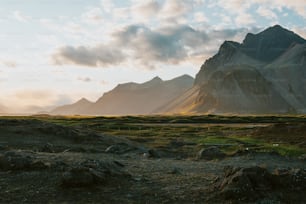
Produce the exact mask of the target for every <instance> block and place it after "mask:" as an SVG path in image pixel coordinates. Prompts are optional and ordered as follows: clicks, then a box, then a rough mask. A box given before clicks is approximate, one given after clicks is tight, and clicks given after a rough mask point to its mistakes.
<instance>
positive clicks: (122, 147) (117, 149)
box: [105, 143, 136, 154]
mask: <svg viewBox="0 0 306 204" xmlns="http://www.w3.org/2000/svg"><path fill="white" fill-rule="evenodd" d="M135 149H136V148H135V147H133V146H131V145H129V144H126V143H118V144H115V145H111V146H109V147H107V148H106V150H105V152H106V153H114V154H124V153H126V152H129V151H132V150H135Z"/></svg>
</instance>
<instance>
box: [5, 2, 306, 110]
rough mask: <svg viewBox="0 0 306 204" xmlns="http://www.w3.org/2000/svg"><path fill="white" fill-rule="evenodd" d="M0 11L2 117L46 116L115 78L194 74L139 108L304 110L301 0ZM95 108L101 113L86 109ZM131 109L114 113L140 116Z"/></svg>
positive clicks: (32, 6)
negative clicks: (185, 85) (183, 85)
mask: <svg viewBox="0 0 306 204" xmlns="http://www.w3.org/2000/svg"><path fill="white" fill-rule="evenodd" d="M0 10H1V12H0V25H1V26H2V29H1V30H2V31H1V34H0V43H1V49H0V52H1V53H0V87H1V94H0V113H1V114H2V113H6V114H11V113H14V114H17V113H18V114H19V113H21V114H26V113H37V112H44V113H50V112H52V111H54V110H55V109H56V108H57V107H59V106H62V105H69V104H73V103H76V102H78V101H79V100H80V99H82V98H86V101H85V100H82V101H81V102H80V101H79V103H77V104H80V103H81V105H83V106H88V107H89V106H91V105H92V104H91V103H96V102H98V101H101V100H102V98H103V97H102V96H104V101H105V97H106V95H109V94H106V93H109V92H110V91H111V90H113V89H116V87H117V85H118V84H126V83H130V82H134V83H137V84H144V83H145V82H147V81H149V80H151V79H153V78H154V77H155V76H159V77H160V78H161V79H163V81H169V80H172V79H174V78H176V77H179V76H182V75H184V74H187V75H190V76H192V77H195V86H191V88H189V89H188V90H187V91H189V92H186V91H185V90H184V91H182V92H176V91H173V90H174V89H173V90H172V91H173V92H171V91H169V94H164V93H163V94H161V95H160V96H163V97H162V99H160V100H158V102H159V103H157V102H156V103H155V102H154V100H153V99H152V100H150V101H151V103H153V104H154V105H149V103H143V104H146V105H148V107H149V106H150V108H148V109H146V111H144V109H145V108H143V110H142V111H140V112H141V113H146V114H147V113H149V112H156V111H157V112H166V110H167V111H170V112H173V111H174V110H175V111H174V112H177V111H180V112H185V111H186V112H228V111H230V112H231V111H234V112H235V111H237V109H236V108H234V105H235V106H237V108H238V107H242V108H243V109H244V110H246V109H248V110H254V111H255V112H257V111H258V112H261V111H263V112H265V110H268V109H269V110H270V106H268V105H265V106H261V105H260V107H258V105H254V104H253V103H255V102H258V103H256V104H263V102H264V101H265V102H267V103H266V104H277V105H276V106H275V107H274V108H275V111H276V112H279V111H281V112H301V111H304V104H305V101H304V100H305V97H304V95H303V92H304V91H305V90H304V88H303V87H305V86H304V84H303V83H304V82H301V81H303V80H300V77H301V76H304V75H303V74H304V73H305V72H304V71H303V68H302V67H303V65H304V64H303V63H304V62H303V60H302V59H304V58H303V56H304V51H303V50H304V48H303V46H302V45H301V44H303V40H304V39H305V37H306V29H305V18H306V2H305V1H304V0H291V1H288V0H283V1H273V2H271V1H268V0H251V1H241V0H226V1H225V0H216V1H212V0H187V1H176V0H148V1H135V0H133V1H132V0H130V1H117V0H116V1H110V0H91V1H80V0H76V1H75V0H67V1H60V0H55V1H47V0H43V1H35V0H28V1H26V2H24V1H19V0H2V1H1V3H0ZM274 25H280V26H276V27H275V26H274ZM267 28H270V31H271V32H263V31H266V29H267ZM282 30H285V31H284V32H281V31H282ZM290 31H292V32H294V34H292V33H291V32H290ZM248 33H249V34H248ZM297 36H298V37H297ZM224 41H226V43H224ZM292 42H294V43H295V44H296V46H295V45H294V44H292ZM216 53H217V55H215V54H216ZM223 53H225V55H231V54H232V55H231V56H228V57H229V58H226V59H225V58H224V56H223V57H222V56H221V55H222V54H223ZM213 56H214V57H213ZM216 56H217V57H216ZM211 57H213V58H212V59H210V60H208V59H209V58H211ZM223 58H224V59H223ZM220 60H221V61H220ZM222 60H223V61H222ZM205 61H206V62H207V63H204V65H203V66H202V64H203V62H205ZM217 61H218V62H217ZM215 62H216V63H217V64H216V65H215V64H213V63H215ZM218 63H219V64H218ZM220 63H221V64H220ZM222 63H223V64H222ZM224 63H225V64H224ZM294 63H296V64H298V63H301V66H298V65H296V66H295V65H294V66H293V67H294V68H292V66H291V65H292V64H294ZM229 65H232V67H231V68H229V69H228V67H230V66H229ZM238 65H239V66H238ZM201 66H202V67H201ZM225 67H227V68H225ZM254 67H255V68H254ZM238 68H239V70H243V73H242V72H241V71H238ZM230 69H231V70H232V71H229V70H230ZM216 70H219V71H220V72H222V73H220V72H216ZM196 75H197V76H196ZM227 75H229V76H227ZM287 76H289V77H287ZM248 77H251V78H250V80H248V82H246V78H248ZM253 77H255V78H256V79H258V80H257V81H256V82H254V81H253V82H252V80H253ZM287 78H289V81H286V80H285V79H287ZM222 80H223V83H222V85H221V84H219V83H217V82H216V81H222ZM277 81H278V82H277ZM280 81H281V82H280ZM259 82H260V84H262V86H259V85H258V84H257V83H259ZM233 84H235V85H233ZM242 84H244V85H242ZM271 84H272V85H271ZM254 86H255V87H258V90H253V88H252V87H254ZM246 87H247V88H246ZM178 89H179V88H178ZM163 90H164V91H165V90H166V89H163ZM254 91H255V92H256V93H257V92H258V93H260V95H261V96H262V97H261V98H260V99H259V98H252V97H254V94H252V92H254ZM170 92H171V93H170ZM104 93H105V94H104ZM148 93H150V92H148ZM148 93H147V94H148ZM159 93H160V92H159ZM234 93H235V94H236V95H237V97H238V96H239V97H240V98H239V97H238V98H237V97H236V98H237V100H238V101H240V102H239V103H236V102H235V104H233V103H234V101H233V100H234V99H233V98H232V97H233V96H234V95H235V94H234ZM176 94H178V95H176ZM174 95H175V96H174ZM151 96H153V95H151ZM170 96H171V97H170ZM179 97H180V98H179ZM241 97H242V98H241ZM153 98H155V99H156V98H157V97H153ZM176 98H177V99H176ZM183 98H184V99H183ZM87 100H88V101H87ZM224 100H226V101H227V104H223V103H220V101H224ZM246 101H249V102H246ZM179 102H180V103H179ZM101 103H102V102H101ZM126 104H127V103H126ZM131 104H134V105H135V104H136V103H135V102H133V103H132V102H131ZM174 104H175V105H174ZM216 104H219V105H216ZM120 106H121V107H122V106H123V105H120ZM153 106H154V107H153ZM157 106H158V107H157ZM97 107H99V108H98V109H99V110H100V112H99V113H98V114H104V113H105V111H102V109H103V108H102V107H100V106H97V105H95V108H90V109H91V111H89V112H88V113H91V114H95V112H96V111H95V110H96V108H97ZM138 107H139V106H138ZM182 107H183V108H182ZM251 107H252V108H251ZM82 109H83V108H82ZM86 109H87V108H86ZM106 109H107V108H106ZM115 109H118V108H117V107H116V108H115ZM123 109H124V108H123ZM129 109H130V110H131V111H127V112H122V111H118V113H124V114H128V113H134V112H135V113H140V112H138V110H137V111H136V109H133V108H132V107H131V106H130V108H129ZM149 109H150V110H149ZM153 109H154V110H153ZM71 110H73V111H72V112H80V111H79V110H78V108H76V109H74V108H72V109H71ZM132 110H134V111H132ZM68 112H69V111H68ZM70 112H71V111H70ZM81 112H82V111H81ZM242 112H244V111H242ZM86 113H87V112H86Z"/></svg>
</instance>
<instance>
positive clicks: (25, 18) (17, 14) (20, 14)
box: [13, 11, 31, 23]
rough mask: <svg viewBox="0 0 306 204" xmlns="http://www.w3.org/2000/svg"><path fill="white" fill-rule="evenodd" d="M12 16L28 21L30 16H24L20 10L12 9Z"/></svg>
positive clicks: (21, 20) (20, 20)
mask: <svg viewBox="0 0 306 204" xmlns="http://www.w3.org/2000/svg"><path fill="white" fill-rule="evenodd" d="M13 16H14V18H15V19H16V20H17V21H19V22H23V23H25V22H28V21H29V20H31V17H30V16H26V15H24V14H22V13H21V12H20V11H14V12H13Z"/></svg>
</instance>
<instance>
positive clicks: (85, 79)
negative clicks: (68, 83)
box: [77, 77, 91, 82]
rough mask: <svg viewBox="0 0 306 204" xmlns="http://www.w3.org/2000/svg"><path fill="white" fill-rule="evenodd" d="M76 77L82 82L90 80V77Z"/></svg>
mask: <svg viewBox="0 0 306 204" xmlns="http://www.w3.org/2000/svg"><path fill="white" fill-rule="evenodd" d="M77 79H78V80H79V81H82V82H91V78H89V77H78V78H77Z"/></svg>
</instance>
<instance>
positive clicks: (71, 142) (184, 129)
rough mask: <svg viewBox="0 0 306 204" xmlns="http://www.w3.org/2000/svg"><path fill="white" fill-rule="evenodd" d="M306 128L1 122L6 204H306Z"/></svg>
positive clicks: (259, 122) (1, 197)
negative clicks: (304, 193)
mask: <svg viewBox="0 0 306 204" xmlns="http://www.w3.org/2000/svg"><path fill="white" fill-rule="evenodd" d="M305 139H306V118H305V117H303V116H300V117H289V116H288V117H281V116H279V117H276V116H264V117H233V116H232V117H230V116H228V117H225V116H224V117H223V116H152V117H149V116H146V117H145V116H141V117H128V116H127V117H88V118H86V117H47V116H43V117H42V116H36V117H2V118H0V174H1V177H0V189H1V191H0V203H304V202H305V198H304V196H303V192H305V191H306V162H305V161H306V156H305V155H306V143H305V141H306V140H305Z"/></svg>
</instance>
